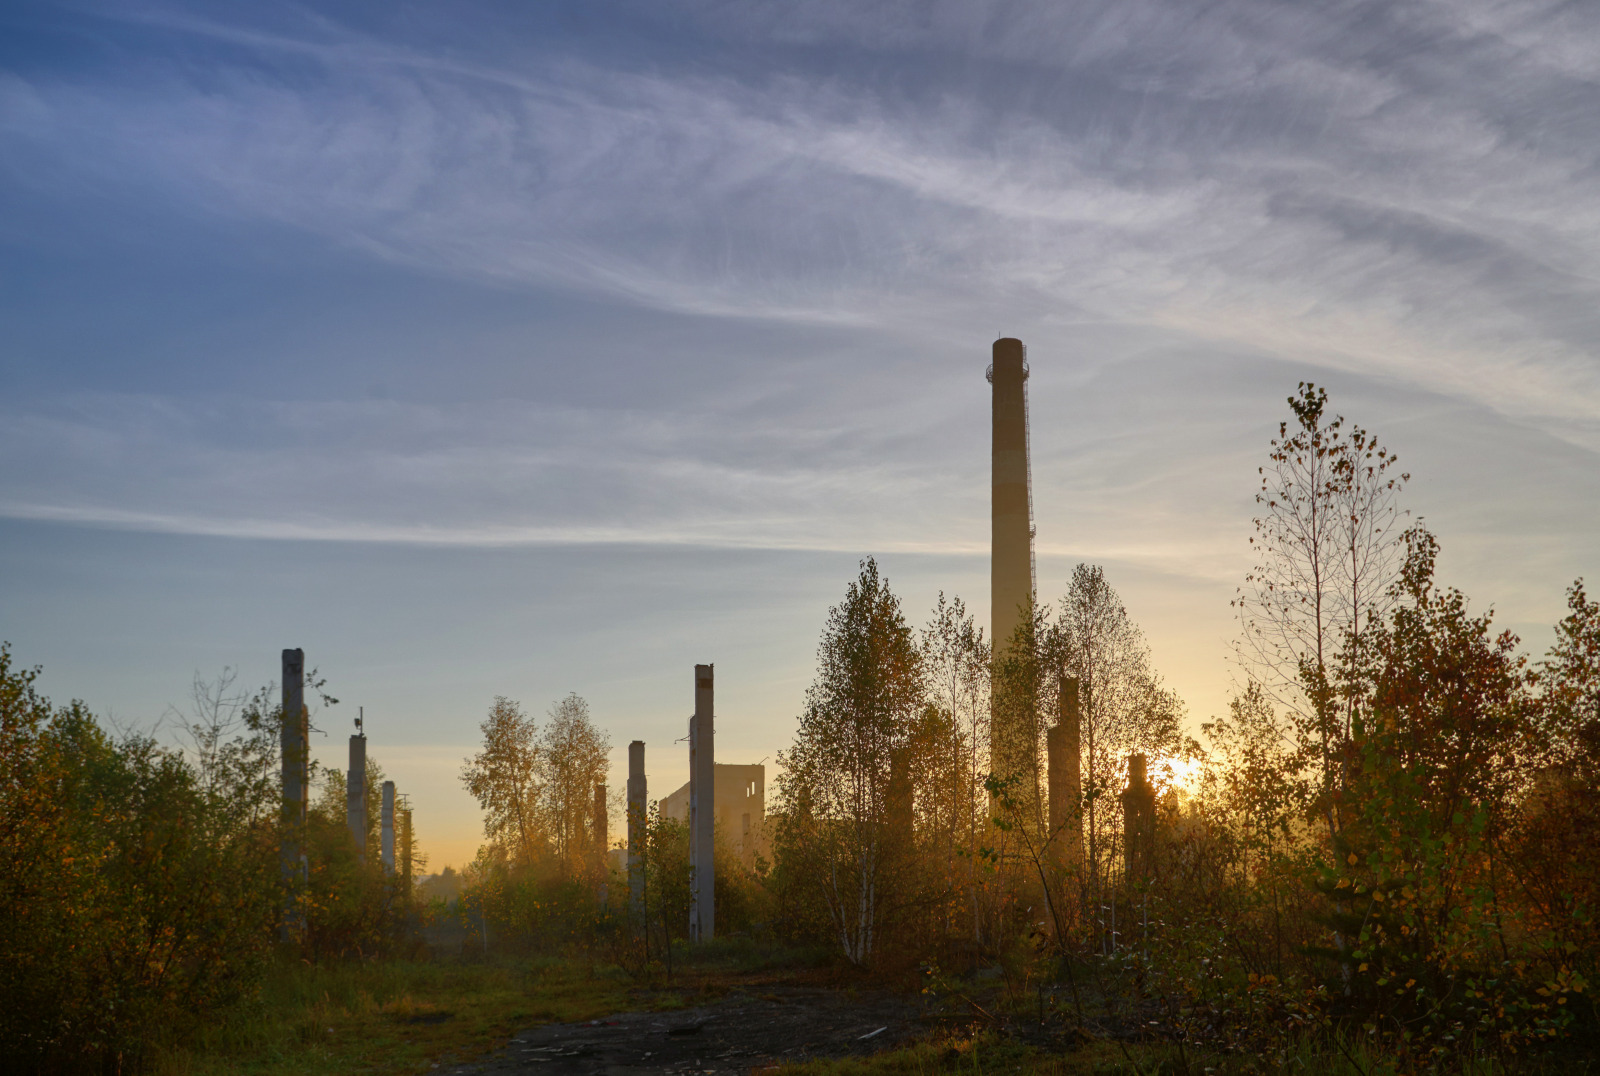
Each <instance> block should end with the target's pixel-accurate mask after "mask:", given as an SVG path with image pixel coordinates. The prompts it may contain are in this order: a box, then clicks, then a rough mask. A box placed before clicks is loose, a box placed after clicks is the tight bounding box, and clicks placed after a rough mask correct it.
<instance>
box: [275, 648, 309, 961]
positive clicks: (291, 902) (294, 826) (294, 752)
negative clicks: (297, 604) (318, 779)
mask: <svg viewBox="0 0 1600 1076" xmlns="http://www.w3.org/2000/svg"><path fill="white" fill-rule="evenodd" d="M305 682H306V655H305V651H303V650H285V651H284V652H283V711H282V717H283V724H282V727H281V729H280V730H279V734H278V745H279V747H280V748H281V750H282V760H283V769H282V780H283V814H282V819H283V835H282V840H281V843H280V845H279V847H278V853H279V865H280V870H281V872H282V875H283V884H284V888H285V889H286V890H287V891H288V898H287V904H286V907H285V912H284V925H283V933H284V938H285V939H286V940H287V939H288V937H289V935H290V932H291V930H292V928H293V927H294V925H295V924H298V923H299V921H300V915H299V912H298V909H297V907H296V894H297V891H298V890H299V889H300V886H301V885H302V884H303V883H304V881H305V874H306V868H305V829H306V807H307V806H308V804H309V802H310V795H311V780H310V771H309V766H310V752H309V749H308V747H307V744H306V740H307V738H308V732H309V730H308V728H307V719H306V700H305Z"/></svg>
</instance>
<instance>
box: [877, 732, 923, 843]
mask: <svg viewBox="0 0 1600 1076" xmlns="http://www.w3.org/2000/svg"><path fill="white" fill-rule="evenodd" d="M909 752H910V748H906V747H898V748H895V750H894V751H892V752H891V753H890V755H889V787H888V788H887V789H885V790H884V799H885V801H886V803H885V806H886V807H887V808H888V815H889V828H890V829H891V830H892V831H893V837H892V839H893V840H894V841H896V842H900V841H903V842H905V844H906V846H908V847H909V846H910V844H911V840H912V836H913V834H912V830H913V828H914V827H915V825H916V794H915V790H914V788H913V787H912V784H911V756H910V753H909Z"/></svg>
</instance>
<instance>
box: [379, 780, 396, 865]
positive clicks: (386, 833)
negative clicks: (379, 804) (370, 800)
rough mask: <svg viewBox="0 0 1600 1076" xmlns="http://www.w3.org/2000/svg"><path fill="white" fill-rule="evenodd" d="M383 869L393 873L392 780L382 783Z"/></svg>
mask: <svg viewBox="0 0 1600 1076" xmlns="http://www.w3.org/2000/svg"><path fill="white" fill-rule="evenodd" d="M381 817H382V819H383V844H382V846H381V847H382V855H383V870H384V873H385V874H393V873H394V782H393V781H385V782H384V783H383V814H382V816H381Z"/></svg>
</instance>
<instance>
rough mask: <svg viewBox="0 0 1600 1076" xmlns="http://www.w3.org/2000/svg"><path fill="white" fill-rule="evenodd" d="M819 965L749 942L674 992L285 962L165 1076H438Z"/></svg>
mask: <svg viewBox="0 0 1600 1076" xmlns="http://www.w3.org/2000/svg"><path fill="white" fill-rule="evenodd" d="M811 962H812V961H811V960H809V959H808V958H807V957H806V955H805V954H796V953H793V952H789V951H785V950H777V949H773V948H772V947H767V946H754V945H750V944H747V943H741V942H739V941H737V940H735V941H729V942H720V941H719V942H718V943H714V944H713V945H711V946H707V947H705V948H704V949H702V950H699V951H696V952H695V953H694V954H693V955H690V954H688V953H684V952H680V953H677V954H676V955H675V965H674V975H673V978H672V980H671V981H670V982H667V981H665V980H663V979H661V978H659V977H658V978H657V979H655V980H654V981H648V982H646V981H641V980H638V979H635V978H632V977H630V976H629V975H627V974H626V973H624V972H623V971H621V970H619V969H617V968H615V967H610V966H606V965H604V964H601V963H595V962H588V961H576V960H566V961H563V960H555V959H542V960H528V959H509V958H507V959H501V960H489V961H483V962H465V961H437V962H435V961H419V962H408V961H382V962H372V963H348V964H334V965H324V966H318V967H313V966H310V965H307V964H303V963H291V962H285V963H284V964H282V965H279V966H278V967H276V968H274V969H273V971H272V972H271V974H270V975H269V976H268V978H267V981H266V983H265V984H264V988H263V989H262V991H261V994H260V996H259V997H258V998H257V999H256V1000H255V1001H254V1002H253V1003H251V1004H250V1005H248V1006H246V1007H245V1008H243V1009H241V1010H239V1011H238V1012H236V1013H234V1014H233V1015H232V1017H231V1018H230V1019H228V1020H227V1021H226V1022H225V1023H223V1024H221V1025H219V1026H218V1027H216V1028H213V1029H211V1030H209V1031H208V1032H206V1033H205V1034H204V1035H203V1036H202V1037H201V1038H200V1040H199V1041H197V1042H194V1043H191V1044H190V1045H189V1046H187V1047H186V1048H184V1049H180V1050H173V1051H171V1052H169V1053H167V1054H166V1055H164V1056H163V1057H162V1058H161V1059H160V1063H159V1064H158V1065H157V1066H156V1067H157V1071H158V1072H159V1073H160V1074H161V1076H212V1074H221V1073H230V1074H231V1073H241V1074H246V1076H320V1074H323V1073H330V1074H331V1073H362V1072H373V1073H378V1072H381V1073H384V1074H385V1076H389V1074H393V1076H402V1074H405V1073H417V1072H427V1071H430V1070H431V1069H432V1068H433V1067H434V1066H435V1065H440V1066H443V1065H445V1064H448V1063H450V1062H453V1061H462V1060H466V1059H468V1058H471V1057H475V1056H478V1055H481V1054H484V1053H488V1052H491V1051H494V1050H497V1049H500V1048H501V1047H503V1046H504V1045H505V1043H506V1041H507V1040H508V1039H509V1038H510V1037H511V1036H512V1035H513V1034H515V1033H516V1032H517V1031H519V1030H522V1029H524V1028H527V1027H531V1026H533V1025H535V1024H542V1023H565V1022H571V1021H578V1020H592V1019H595V1018H597V1017H601V1016H605V1015H608V1014H610V1013H616V1012H623V1011H627V1010H641V1009H673V1008H681V1007H683V1006H685V1005H692V1004H698V1003H700V1002H703V1001H707V1000H710V999H712V998H715V997H717V996H719V995H721V994H722V993H724V992H725V991H726V990H727V988H728V986H729V984H730V983H732V982H733V981H734V980H736V979H738V978H741V977H748V976H750V975H752V974H756V975H759V974H761V973H763V972H770V971H774V970H778V969H782V971H783V973H787V974H792V973H794V972H795V971H797V970H804V969H805V968H806V967H807V966H808V965H809V964H810V963H811Z"/></svg>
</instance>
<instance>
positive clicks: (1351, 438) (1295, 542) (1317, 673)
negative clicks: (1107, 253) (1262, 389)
mask: <svg viewBox="0 0 1600 1076" xmlns="http://www.w3.org/2000/svg"><path fill="white" fill-rule="evenodd" d="M1288 403H1289V409H1290V411H1291V413H1292V421H1284V422H1281V423H1279V425H1278V436H1277V437H1276V438H1275V439H1273V441H1272V442H1271V451H1270V452H1269V455H1268V464H1267V465H1265V466H1262V467H1260V468H1258V474H1259V475H1260V478H1261V485H1260V488H1259V489H1258V490H1257V492H1256V503H1257V504H1258V505H1260V506H1261V508H1262V514H1261V515H1260V516H1258V517H1257V518H1256V519H1255V521H1254V523H1255V533H1254V534H1253V535H1252V537H1251V539H1250V542H1251V545H1252V547H1253V548H1254V550H1255V552H1256V557H1257V562H1256V566H1255V567H1254V568H1253V569H1252V570H1251V572H1250V574H1249V575H1247V576H1246V577H1245V583H1244V585H1243V586H1241V587H1240V588H1239V590H1238V593H1237V595H1236V597H1235V599H1234V602H1233V605H1234V608H1235V609H1236V610H1237V611H1238V615H1239V620H1240V627H1241V629H1242V630H1241V637H1240V640H1239V643H1238V647H1237V649H1238V656H1239V658H1240V659H1241V662H1242V663H1243V665H1244V666H1245V667H1246V669H1247V670H1248V672H1249V674H1250V677H1251V679H1253V680H1256V681H1259V682H1260V684H1261V687H1262V690H1263V691H1264V692H1265V693H1266V694H1267V696H1268V697H1269V698H1270V699H1271V701H1272V702H1273V703H1275V704H1276V706H1277V707H1278V708H1279V709H1280V710H1281V711H1282V712H1283V713H1284V714H1285V715H1287V719H1288V720H1287V727H1286V728H1285V729H1284V734H1285V735H1286V737H1287V738H1289V739H1290V740H1291V741H1292V742H1293V744H1294V745H1295V747H1296V749H1297V751H1298V754H1299V762H1300V766H1301V768H1302V770H1303V771H1304V772H1305V773H1306V774H1307V775H1308V777H1309V780H1310V787H1309V788H1308V789H1307V792H1308V793H1309V794H1310V795H1312V796H1313V797H1315V798H1316V799H1317V800H1318V802H1319V803H1320V804H1321V813H1322V815H1323V817H1324V820H1325V822H1326V824H1327V826H1328V830H1329V832H1330V833H1333V832H1337V830H1338V828H1339V818H1338V810H1337V804H1338V795H1337V794H1338V792H1339V791H1340V789H1342V788H1343V786H1344V783H1345V780H1346V777H1347V774H1346V773H1345V768H1346V766H1347V765H1348V760H1349V757H1350V751H1349V743H1350V733H1351V729H1352V727H1353V726H1354V724H1355V721H1356V717H1357V714H1358V711H1359V710H1360V708H1361V707H1362V706H1363V705H1364V700H1365V699H1366V697H1367V695H1368V694H1369V691H1370V684H1368V683H1367V682H1366V681H1365V680H1364V678H1363V674H1362V672H1361V670H1362V669H1363V668H1365V667H1366V662H1365V661H1364V655H1363V647H1364V639H1365V638H1366V636H1367V634H1368V632H1369V631H1370V630H1371V626H1372V625H1374V624H1378V623H1380V622H1381V621H1382V620H1383V617H1384V615H1385V614H1386V613H1387V612H1388V610H1389V608H1390V607H1391V604H1392V602H1393V600H1394V598H1393V595H1394V594H1395V591H1394V590H1393V587H1392V584H1393V583H1394V582H1395V581H1396V579H1397V577H1398V573H1399V568H1400V565H1401V563H1402V561H1403V559H1404V550H1403V546H1402V543H1401V541H1400V535H1399V533H1398V532H1397V531H1396V530H1395V524H1396V523H1397V522H1398V521H1400V519H1401V518H1402V517H1403V516H1404V515H1405V513H1404V512H1403V511H1402V510H1401V508H1400V506H1399V494H1400V491H1401V489H1402V488H1403V486H1404V484H1405V482H1406V481H1407V480H1408V479H1409V478H1410V476H1409V475H1406V474H1398V473H1394V468H1395V466H1396V463H1397V460H1396V457H1395V455H1394V453H1392V452H1390V451H1389V450H1387V449H1385V448H1383V447H1382V446H1381V445H1379V444H1378V443H1377V440H1376V438H1375V437H1374V436H1373V435H1372V434H1370V433H1369V432H1368V431H1366V430H1364V429H1362V428H1361V427H1359V426H1349V427H1347V426H1346V424H1345V419H1344V417H1343V416H1342V415H1337V416H1333V417H1331V418H1330V417H1329V415H1328V409H1327V406H1328V393H1327V390H1325V389H1319V388H1317V387H1316V386H1315V385H1313V384H1311V383H1310V382H1305V381H1302V382H1301V383H1300V385H1299V387H1298V390H1297V391H1296V394H1295V395H1294V396H1291V397H1289V400H1288Z"/></svg>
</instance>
